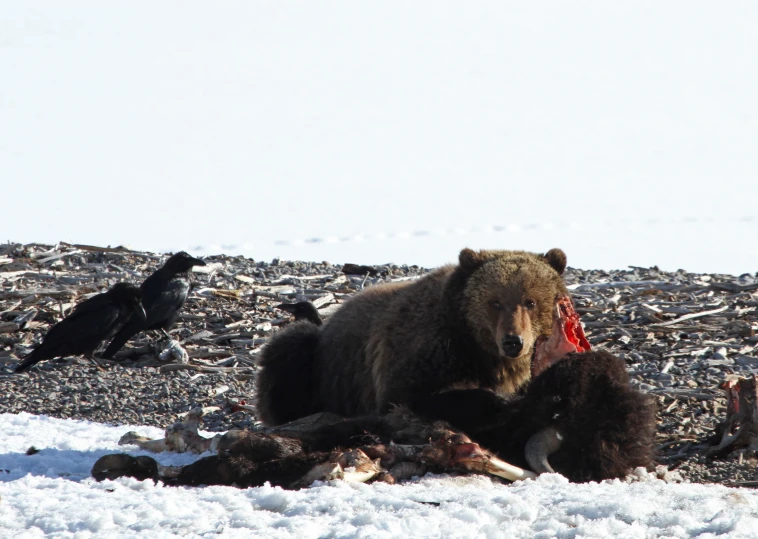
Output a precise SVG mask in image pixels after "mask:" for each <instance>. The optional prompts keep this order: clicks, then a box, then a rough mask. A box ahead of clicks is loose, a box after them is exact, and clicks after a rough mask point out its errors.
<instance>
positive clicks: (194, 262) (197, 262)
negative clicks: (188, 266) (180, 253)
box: [190, 257, 206, 266]
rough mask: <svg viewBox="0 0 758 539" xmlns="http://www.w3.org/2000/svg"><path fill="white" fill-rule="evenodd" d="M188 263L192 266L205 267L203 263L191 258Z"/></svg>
mask: <svg viewBox="0 0 758 539" xmlns="http://www.w3.org/2000/svg"><path fill="white" fill-rule="evenodd" d="M190 262H192V265H193V266H205V265H206V264H205V262H203V261H202V260H200V259H199V258H195V257H192V259H191V260H190Z"/></svg>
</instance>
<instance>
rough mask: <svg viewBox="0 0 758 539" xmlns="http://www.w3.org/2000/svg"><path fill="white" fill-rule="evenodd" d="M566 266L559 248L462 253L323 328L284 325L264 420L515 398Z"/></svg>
mask: <svg viewBox="0 0 758 539" xmlns="http://www.w3.org/2000/svg"><path fill="white" fill-rule="evenodd" d="M565 267H566V256H565V254H564V253H563V251H561V250H560V249H552V250H550V251H548V253H546V254H545V255H539V254H535V253H528V252H524V251H479V252H475V251H472V250H471V249H464V250H462V251H461V253H460V256H459V264H458V266H445V267H442V268H439V269H437V270H436V271H433V272H431V273H430V274H428V275H426V276H424V277H423V278H421V279H419V280H417V281H413V282H405V283H395V284H387V285H382V286H377V287H373V288H370V289H367V290H365V291H363V292H361V293H359V294H357V295H356V296H355V297H353V298H352V299H350V300H349V301H348V302H346V303H345V305H344V306H343V307H342V308H341V309H340V310H338V311H337V312H336V313H335V314H334V315H332V317H331V318H330V319H329V321H328V322H327V323H326V324H325V325H324V326H323V328H322V329H321V330H319V329H318V328H315V326H314V327H303V326H299V327H296V328H293V329H291V330H290V329H287V330H285V331H283V332H282V333H280V334H279V335H278V336H277V337H275V338H274V339H273V340H272V342H271V344H270V345H269V346H268V347H267V348H266V349H265V350H264V351H263V353H262V365H263V370H262V372H261V375H260V378H259V382H258V383H259V388H260V396H259V400H258V410H259V413H260V416H261V419H262V420H263V421H264V422H265V423H267V424H279V423H283V422H286V421H291V420H293V419H296V418H297V417H303V416H306V415H309V414H312V413H315V412H319V411H329V412H334V413H337V414H341V415H345V416H356V415H361V414H378V413H383V412H386V411H387V410H388V409H389V408H390V407H391V405H393V404H411V403H412V401H413V400H414V399H417V398H419V397H420V396H423V395H430V394H432V393H435V392H438V391H443V390H446V389H451V388H461V387H469V388H484V389H490V390H492V391H495V392H497V393H498V394H501V395H510V394H513V393H514V392H515V391H516V390H517V389H518V388H519V387H521V386H522V385H524V383H525V382H527V381H528V379H529V365H530V359H531V356H532V352H533V347H534V343H535V341H536V339H537V337H539V336H540V335H544V336H548V335H549V334H550V332H551V330H552V317H553V309H554V307H555V301H556V298H557V297H558V296H561V295H565V294H567V290H566V287H565V285H564V284H563V281H562V280H561V277H560V274H561V273H562V272H563V270H564V269H565ZM507 334H515V335H518V336H520V337H521V338H522V339H523V342H524V347H523V349H522V351H521V353H520V354H519V355H518V357H515V358H509V357H507V356H506V355H505V354H504V352H503V350H502V347H501V345H500V343H501V342H502V338H503V336H504V335H507ZM274 388H275V389H274Z"/></svg>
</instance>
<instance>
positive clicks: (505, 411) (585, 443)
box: [104, 351, 655, 488]
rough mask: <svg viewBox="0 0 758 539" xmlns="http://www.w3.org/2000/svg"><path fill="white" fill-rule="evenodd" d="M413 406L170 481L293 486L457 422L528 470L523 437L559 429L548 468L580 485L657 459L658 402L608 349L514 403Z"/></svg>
mask: <svg viewBox="0 0 758 539" xmlns="http://www.w3.org/2000/svg"><path fill="white" fill-rule="evenodd" d="M417 409H418V410H419V412H417V413H415V414H414V413H411V412H410V411H409V410H408V409H407V408H400V409H397V410H394V411H392V412H391V413H389V414H385V415H382V416H363V417H355V418H347V419H340V418H334V419H332V420H330V421H327V422H326V424H325V425H324V426H322V427H318V428H315V429H313V430H307V429H306V430H302V431H299V434H294V432H295V431H290V432H291V434H289V436H297V439H295V438H287V437H281V436H272V435H270V434H266V433H262V432H249V431H245V432H242V433H240V434H239V436H238V437H237V438H236V439H235V440H234V441H233V442H232V443H231V445H230V446H229V447H228V448H227V449H226V450H225V451H221V452H220V453H219V456H214V457H207V458H204V459H201V460H199V461H197V462H195V463H193V464H191V465H189V466H185V467H184V468H183V469H182V471H181V473H180V475H179V476H178V477H177V478H175V479H169V480H167V483H168V484H172V485H192V486H198V485H236V486H239V487H251V486H259V485H262V484H264V483H265V482H266V481H269V482H270V483H271V484H273V485H279V486H282V487H285V488H290V487H292V486H293V485H294V484H297V482H298V481H299V479H300V478H301V477H302V476H303V475H305V474H306V473H307V472H308V471H309V470H310V469H311V468H312V467H313V466H314V465H315V464H318V463H321V462H324V461H325V460H326V459H327V458H328V457H329V452H330V451H332V450H335V449H347V448H353V447H362V446H363V447H364V449H365V450H366V451H367V453H369V454H370V453H371V451H370V448H368V449H366V448H365V446H366V445H372V444H387V443H389V442H390V441H392V442H395V443H400V444H425V443H428V442H429V440H436V439H439V438H440V437H443V438H447V439H450V437H451V436H455V431H454V430H453V431H451V430H450V429H451V425H452V428H453V429H457V430H458V431H459V432H461V431H462V432H464V433H465V434H466V435H467V436H468V437H470V438H471V439H472V440H473V441H475V442H477V443H479V444H480V445H481V446H482V447H484V448H486V449H489V450H490V451H493V452H495V453H497V454H498V456H500V457H501V458H502V459H504V460H506V461H507V462H510V463H512V464H516V465H518V466H522V467H527V463H526V460H525V458H524V448H525V445H526V442H527V440H529V438H530V437H531V436H532V434H534V433H535V432H537V431H539V430H541V429H542V428H544V427H546V426H555V427H556V428H557V429H558V430H559V431H560V432H561V433H562V435H563V438H564V440H563V445H562V446H561V448H560V449H559V450H558V452H556V453H554V454H553V455H552V456H551V457H550V463H551V465H552V466H553V468H554V469H555V470H556V471H557V472H559V473H561V474H563V475H565V476H566V477H568V478H569V479H570V480H572V481H576V482H582V481H600V480H603V479H611V478H616V477H624V476H625V475H626V474H628V473H629V472H631V471H632V470H633V469H634V468H636V467H638V466H644V467H647V466H649V465H650V464H651V461H652V447H653V441H654V436H655V407H654V403H653V401H652V399H650V398H649V397H647V396H645V395H643V394H642V393H640V392H638V391H636V390H635V389H633V388H632V387H631V386H630V385H629V378H628V375H627V372H626V368H625V365H624V362H623V361H622V360H620V359H618V358H616V357H614V356H612V355H611V354H609V353H607V352H603V351H594V352H585V353H582V354H572V355H571V356H569V358H567V359H565V360H563V361H560V362H558V363H557V364H556V365H553V366H552V367H550V368H549V369H548V370H547V371H545V372H544V373H543V374H541V375H540V376H538V377H537V378H536V379H535V380H533V381H532V383H531V384H530V386H529V389H528V390H527V392H526V393H525V394H524V395H523V396H520V397H516V398H513V399H512V400H510V401H509V400H506V399H503V398H502V397H499V396H497V395H496V394H495V393H493V392H491V391H487V390H481V389H472V390H454V391H448V392H444V393H441V394H437V395H432V396H430V397H428V398H426V399H423V401H419V402H418V403H417ZM424 416H426V417H427V418H429V417H435V418H437V417H444V418H445V419H446V420H447V421H448V422H447V423H446V422H444V421H438V420H429V419H424ZM112 457H113V456H112V455H111V456H108V457H104V458H112ZM139 458H143V459H148V458H149V457H139ZM132 460H133V459H132ZM127 464H128V465H124V466H122V468H119V470H123V471H121V472H120V473H115V474H114V473H111V475H108V478H113V477H119V476H121V475H135V476H136V475H138V474H137V473H135V471H134V470H136V469H137V468H136V467H135V465H134V464H132V463H131V462H129V463H127Z"/></svg>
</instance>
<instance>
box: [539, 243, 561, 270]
mask: <svg viewBox="0 0 758 539" xmlns="http://www.w3.org/2000/svg"><path fill="white" fill-rule="evenodd" d="M542 256H543V258H544V259H545V261H546V262H547V263H548V264H550V266H552V268H553V269H554V270H555V271H557V272H558V275H563V272H564V271H566V253H564V252H563V251H562V250H561V249H558V248H555V249H550V250H549V251H548V252H547V253H545V254H544V255H542Z"/></svg>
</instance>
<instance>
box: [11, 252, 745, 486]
mask: <svg viewBox="0 0 758 539" xmlns="http://www.w3.org/2000/svg"><path fill="white" fill-rule="evenodd" d="M569 255H570V253H569ZM166 258H167V255H159V254H153V253H142V252H135V251H131V250H128V249H124V248H103V247H92V246H86V245H71V244H64V243H61V244H58V245H55V246H52V245H38V244H30V245H20V244H14V243H8V244H3V245H0V372H2V373H3V374H0V413H18V412H29V413H33V414H45V415H49V416H53V417H59V418H67V419H86V420H91V421H97V422H101V423H110V424H126V423H128V424H142V425H152V426H157V427H164V428H165V427H167V426H168V425H170V424H171V423H173V422H174V421H175V420H176V419H177V417H178V415H179V414H181V413H183V412H187V411H189V410H190V409H191V408H193V407H195V406H204V407H215V408H216V409H215V410H212V411H211V412H210V413H208V414H207V415H206V416H205V418H204V421H205V424H204V427H203V428H204V429H205V430H209V431H224V430H228V429H230V428H240V427H253V426H255V425H256V424H257V420H256V415H255V411H254V408H253V407H252V404H253V402H254V400H255V399H254V395H255V391H256V385H255V378H256V371H257V364H256V359H257V354H258V352H259V351H260V349H261V347H262V346H264V345H265V343H266V341H267V340H268V339H269V338H270V336H271V335H272V334H274V333H275V332H277V331H279V330H280V329H281V328H282V327H283V326H284V325H286V324H288V323H289V322H290V316H289V315H288V314H287V313H285V312H282V311H280V310H277V309H275V308H274V306H275V305H277V304H279V303H282V302H294V301H302V300H308V301H312V302H314V303H315V304H316V305H317V306H318V307H319V308H320V311H321V313H322V315H323V316H325V317H328V316H329V314H330V313H331V312H333V310H334V309H337V308H339V304H340V303H341V302H343V301H344V300H345V299H346V298H348V297H350V296H351V295H352V294H354V293H356V292H357V291H358V290H360V289H361V288H365V287H369V286H374V285H377V284H380V283H383V282H391V281H397V280H402V279H412V278H416V277H418V276H420V275H423V274H424V273H425V272H426V271H428V270H427V269H424V268H420V267H417V266H413V265H395V264H388V265H380V266H373V267H371V268H366V267H357V268H355V267H353V268H350V267H348V269H349V270H350V271H351V272H356V273H358V272H360V273H359V274H353V275H346V274H345V273H344V272H343V269H344V266H343V263H353V264H360V263H361V261H360V260H345V261H340V262H341V264H332V263H328V262H299V261H283V260H273V261H267V262H262V261H255V260H251V259H248V258H243V257H232V256H210V257H206V258H205V261H206V262H207V264H208V265H207V266H205V267H198V268H195V270H194V271H193V281H194V283H193V290H192V292H191V293H190V297H189V299H188V300H187V303H186V304H185V306H184V309H183V311H182V315H181V317H180V320H179V322H178V323H177V325H176V326H175V327H174V329H172V330H171V331H170V334H171V336H172V338H174V339H176V340H178V341H179V342H180V343H181V344H182V346H183V347H184V348H185V349H186V350H187V352H188V353H189V356H190V362H189V364H187V365H181V364H175V363H169V362H164V361H161V360H160V359H159V354H160V351H161V346H160V342H159V339H158V337H157V334H156V335H152V334H142V335H140V336H138V337H137V338H135V339H134V340H133V341H131V342H130V343H129V344H128V345H127V347H125V348H124V349H123V350H122V351H121V352H120V353H119V354H118V356H117V357H118V358H119V359H121V361H120V362H119V363H118V364H116V363H112V362H103V363H104V364H105V368H104V369H103V370H101V369H98V368H96V367H95V366H94V365H93V363H92V362H90V361H89V360H86V359H83V358H64V359H62V360H58V361H45V362H42V363H40V364H39V366H38V367H36V368H34V369H32V370H31V371H30V372H29V373H25V374H19V375H16V374H11V371H12V368H13V367H14V366H15V364H16V363H17V362H18V361H19V359H20V358H21V357H23V356H24V355H25V354H27V353H28V352H29V351H30V350H31V349H32V348H33V346H34V345H35V344H36V343H38V342H39V341H40V339H41V337H42V336H43V335H44V334H45V333H46V332H47V330H48V329H49V327H50V326H51V325H52V324H54V323H55V322H57V321H58V320H60V318H61V315H62V313H68V312H69V310H70V309H71V307H72V306H73V305H75V304H76V303H77V302H79V301H81V300H82V299H84V298H86V297H88V296H89V295H92V294H95V293H98V292H101V291H103V290H104V289H105V288H107V287H108V286H110V285H111V284H113V283H115V282H119V281H128V282H132V283H135V284H139V283H141V282H142V280H144V278H145V277H146V276H148V275H149V274H150V273H152V271H154V270H155V269H156V268H157V267H159V266H160V265H161V264H162V262H163V261H165V259H166ZM565 281H566V283H567V285H568V286H569V289H570V291H571V293H572V296H573V300H574V303H575V306H576V309H577V311H578V312H579V313H580V314H581V316H582V322H583V324H584V327H585V330H586V333H587V337H588V339H589V341H590V343H591V344H592V345H593V346H595V347H598V348H604V349H607V350H609V351H610V352H612V353H613V354H615V355H617V356H619V357H621V358H623V359H624V360H625V361H626V363H627V367H628V370H629V372H630V374H631V376H632V380H633V383H634V384H635V385H636V386H637V387H638V388H639V389H640V390H641V391H644V392H646V393H650V394H652V395H654V396H655V398H656V400H657V403H658V434H657V437H658V439H657V443H658V446H657V447H658V455H657V464H658V468H657V471H658V473H659V475H660V476H662V477H665V478H667V479H669V480H672V481H679V480H683V481H692V482H706V483H721V484H726V485H736V486H757V485H758V469H757V468H756V462H757V461H756V458H755V454H754V452H751V451H750V450H745V451H741V452H735V453H732V454H731V455H728V456H725V457H723V458H722V459H720V460H716V459H710V458H707V457H706V455H705V451H706V449H708V448H709V447H710V446H711V445H712V444H713V443H715V441H714V440H713V439H712V437H713V436H714V435H715V434H716V428H717V426H718V424H719V423H720V422H721V421H723V420H724V418H725V413H726V406H727V405H726V399H725V396H724V390H723V389H721V387H720V386H721V384H722V383H723V382H724V381H725V380H726V379H727V377H729V376H733V375H737V376H752V375H754V374H757V373H758V336H756V331H757V330H758V314H757V313H756V307H758V279H757V278H756V276H755V275H749V274H746V275H741V276H739V277H737V276H733V275H718V274H710V275H706V274H693V273H687V272H686V271H682V270H680V271H677V272H663V271H659V270H658V269H657V268H637V267H630V268H628V269H625V270H618V271H600V270H583V269H577V268H569V269H568V270H567V271H566V274H565ZM667 472H668V473H667Z"/></svg>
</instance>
